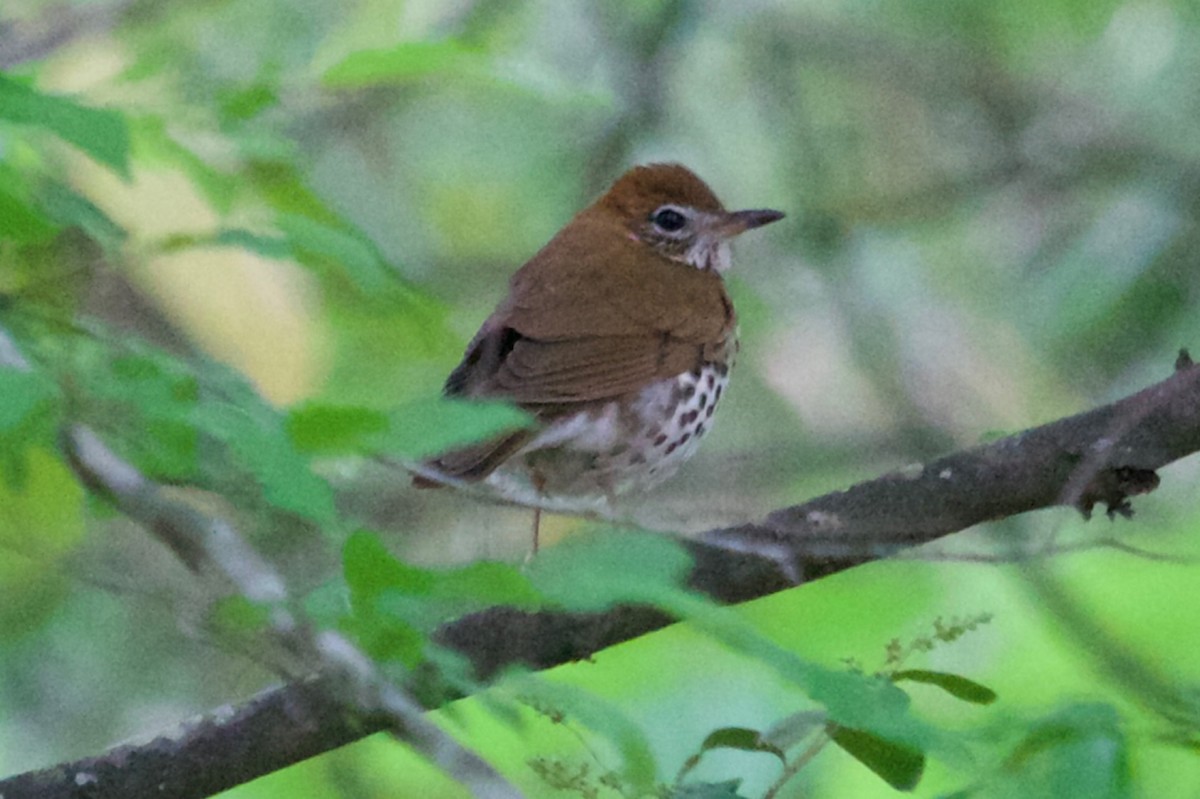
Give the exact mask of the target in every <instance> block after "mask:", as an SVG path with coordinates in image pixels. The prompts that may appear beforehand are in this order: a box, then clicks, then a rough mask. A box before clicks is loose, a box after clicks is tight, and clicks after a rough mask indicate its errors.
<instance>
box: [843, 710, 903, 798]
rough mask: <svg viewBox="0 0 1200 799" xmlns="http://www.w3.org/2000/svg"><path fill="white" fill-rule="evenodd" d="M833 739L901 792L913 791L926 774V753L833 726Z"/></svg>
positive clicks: (848, 728)
mask: <svg viewBox="0 0 1200 799" xmlns="http://www.w3.org/2000/svg"><path fill="white" fill-rule="evenodd" d="M829 737H830V738H832V739H833V742H834V743H835V744H837V745H838V746H839V747H841V748H842V749H843V750H844V751H845V752H846V753H847V754H848V755H850V756H851V757H853V758H854V759H855V760H857V761H858V762H860V763H862V764H863V765H864V766H866V767H867V768H869V769H870V770H871V771H873V772H875V773H876V774H878V775H879V776H880V777H882V778H883V780H884V781H885V782H887V784H888V785H890V786H892V787H893V788H895V789H896V790H898V791H911V790H912V789H913V788H915V787H916V786H917V783H918V782H920V780H921V774H922V773H923V772H924V771H925V756H924V755H923V754H921V753H920V752H918V751H915V750H913V749H910V748H909V747H907V746H901V745H900V744H895V743H892V742H891V741H887V740H884V739H883V738H880V737H879V736H877V735H872V734H871V733H869V732H865V731H863V730H856V729H852V728H850V727H841V726H838V725H831V729H830V730H829Z"/></svg>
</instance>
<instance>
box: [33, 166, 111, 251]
mask: <svg viewBox="0 0 1200 799" xmlns="http://www.w3.org/2000/svg"><path fill="white" fill-rule="evenodd" d="M38 199H39V201H40V203H41V205H42V207H43V208H44V209H45V211H46V213H47V214H48V215H49V216H50V217H51V218H52V219H54V220H55V221H56V222H57V223H58V224H60V225H64V226H68V227H76V228H79V229H80V230H82V231H83V232H84V233H86V234H87V235H88V236H90V237H91V238H92V239H93V240H95V241H96V242H97V243H98V244H99V245H100V246H101V247H103V248H104V249H106V250H109V251H110V252H111V251H113V250H115V249H117V248H118V247H120V246H121V245H122V244H123V243H124V242H125V239H126V237H127V236H126V233H125V229H124V228H122V227H121V226H120V225H118V224H117V223H116V222H114V221H112V219H110V218H109V217H108V215H107V214H105V213H104V212H103V211H101V210H100V209H99V208H97V207H96V206H95V205H94V204H93V203H92V201H91V200H89V199H87V198H86V197H84V196H82V195H80V194H77V193H76V192H75V191H74V190H72V189H71V188H70V187H69V186H67V185H65V184H63V183H58V182H53V183H50V184H49V185H48V186H47V187H46V188H45V189H44V190H43V191H42V192H41V193H40V196H39V198H38Z"/></svg>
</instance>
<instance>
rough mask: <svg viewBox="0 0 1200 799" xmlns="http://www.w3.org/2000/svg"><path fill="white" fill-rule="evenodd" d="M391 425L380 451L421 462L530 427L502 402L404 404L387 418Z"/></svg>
mask: <svg viewBox="0 0 1200 799" xmlns="http://www.w3.org/2000/svg"><path fill="white" fill-rule="evenodd" d="M391 418H392V425H391V429H390V430H389V431H388V433H387V435H386V436H384V437H383V438H382V439H381V441H380V442H379V446H380V450H381V451H384V452H387V453H389V454H396V455H401V456H405V457H410V458H422V457H426V456H429V455H435V454H437V453H439V452H444V451H445V450H448V449H452V448H453V447H456V446H461V445H464V444H472V443H475V442H477V441H482V440H485V439H487V438H490V437H491V436H494V435H497V434H499V433H504V432H507V431H510V430H516V429H519V428H522V427H526V426H528V425H529V424H530V417H529V415H528V414H526V413H524V412H523V411H521V410H520V409H518V408H515V407H513V406H512V405H509V404H508V403H506V402H499V401H496V402H487V401H476V400H472V401H466V400H452V399H445V398H443V397H428V398H424V399H419V400H414V401H412V402H408V403H404V404H403V405H401V406H399V407H398V408H396V410H395V411H394V412H392V414H391Z"/></svg>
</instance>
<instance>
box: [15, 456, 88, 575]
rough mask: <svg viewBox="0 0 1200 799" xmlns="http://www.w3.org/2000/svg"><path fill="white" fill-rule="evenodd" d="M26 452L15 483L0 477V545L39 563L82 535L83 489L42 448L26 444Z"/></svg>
mask: <svg viewBox="0 0 1200 799" xmlns="http://www.w3.org/2000/svg"><path fill="white" fill-rule="evenodd" d="M26 454H27V458H26V461H27V468H26V470H25V479H24V480H22V482H21V484H20V485H11V484H6V483H0V551H11V552H16V553H21V554H22V555H24V556H26V557H28V558H30V559H32V560H35V561H39V562H42V563H43V564H44V563H46V562H48V561H53V560H54V559H56V558H58V557H59V556H61V555H63V554H65V553H66V552H67V551H69V550H70V549H72V548H73V547H74V546H75V545H76V544H77V543H78V542H79V541H80V540H82V539H83V535H84V525H83V489H82V488H80V486H79V483H78V482H76V481H75V477H74V474H73V473H72V472H71V470H70V469H69V468H67V465H66V464H65V463H63V462H62V461H61V460H59V459H58V458H57V457H56V456H55V455H54V454H52V453H51V452H49V451H48V450H46V449H43V448H41V447H32V448H30V449H29V451H28V452H27V453H26Z"/></svg>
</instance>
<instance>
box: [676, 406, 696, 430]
mask: <svg viewBox="0 0 1200 799" xmlns="http://www.w3.org/2000/svg"><path fill="white" fill-rule="evenodd" d="M699 417H700V411H699V410H697V409H696V408H692V409H691V410H690V411H688V412H687V413H685V414H684V415H683V416H680V417H679V423H680V424H681V425H683V426H684V427H687V426H688V425H689V424H692V423H693V422H695V421H696V419H698V418H699Z"/></svg>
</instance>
